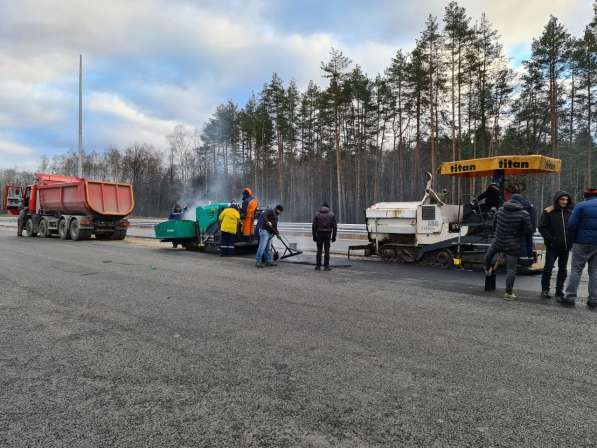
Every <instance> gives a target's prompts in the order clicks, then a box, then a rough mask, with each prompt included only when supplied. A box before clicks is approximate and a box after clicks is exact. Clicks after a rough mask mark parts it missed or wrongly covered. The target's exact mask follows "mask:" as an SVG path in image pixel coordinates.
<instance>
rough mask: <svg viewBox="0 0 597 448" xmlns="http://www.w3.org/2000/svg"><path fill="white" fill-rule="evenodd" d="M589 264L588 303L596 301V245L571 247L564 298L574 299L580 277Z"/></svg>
mask: <svg viewBox="0 0 597 448" xmlns="http://www.w3.org/2000/svg"><path fill="white" fill-rule="evenodd" d="M587 263H589V301H591V302H592V301H597V245H595V244H578V243H574V246H572V265H571V267H570V276H569V277H568V283H567V284H566V297H570V298H572V297H576V294H577V293H578V285H579V283H580V276H581V275H582V271H583V270H584V269H585V265H586V264H587Z"/></svg>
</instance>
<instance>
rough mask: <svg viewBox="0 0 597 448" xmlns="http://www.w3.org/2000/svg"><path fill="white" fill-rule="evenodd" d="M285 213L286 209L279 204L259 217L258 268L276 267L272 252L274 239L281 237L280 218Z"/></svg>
mask: <svg viewBox="0 0 597 448" xmlns="http://www.w3.org/2000/svg"><path fill="white" fill-rule="evenodd" d="M283 211H284V207H282V205H280V204H278V205H276V206H275V207H274V209H271V208H268V209H266V210H265V211H264V212H263V213H262V214H261V216H260V217H259V221H258V222H257V229H256V231H257V232H258V234H259V247H258V248H257V255H256V257H255V259H256V266H257V267H258V268H262V267H264V266H275V265H276V264H275V263H274V260H273V257H272V252H271V249H272V239H273V237H274V236H276V235H279V232H278V217H279V216H280V215H281V214H282V212H283ZM264 261H265V263H264Z"/></svg>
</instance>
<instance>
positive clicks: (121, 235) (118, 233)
mask: <svg viewBox="0 0 597 448" xmlns="http://www.w3.org/2000/svg"><path fill="white" fill-rule="evenodd" d="M125 238H126V229H124V230H115V231H114V232H112V235H111V236H110V239H111V240H118V241H120V240H123V239H125Z"/></svg>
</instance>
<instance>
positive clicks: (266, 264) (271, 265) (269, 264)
mask: <svg viewBox="0 0 597 448" xmlns="http://www.w3.org/2000/svg"><path fill="white" fill-rule="evenodd" d="M265 266H267V267H268V268H273V267H274V266H278V263H276V262H272V263H265Z"/></svg>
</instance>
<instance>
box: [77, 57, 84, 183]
mask: <svg viewBox="0 0 597 448" xmlns="http://www.w3.org/2000/svg"><path fill="white" fill-rule="evenodd" d="M78 168H79V170H78V175H79V177H83V55H82V54H80V55H79V166H78Z"/></svg>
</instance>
